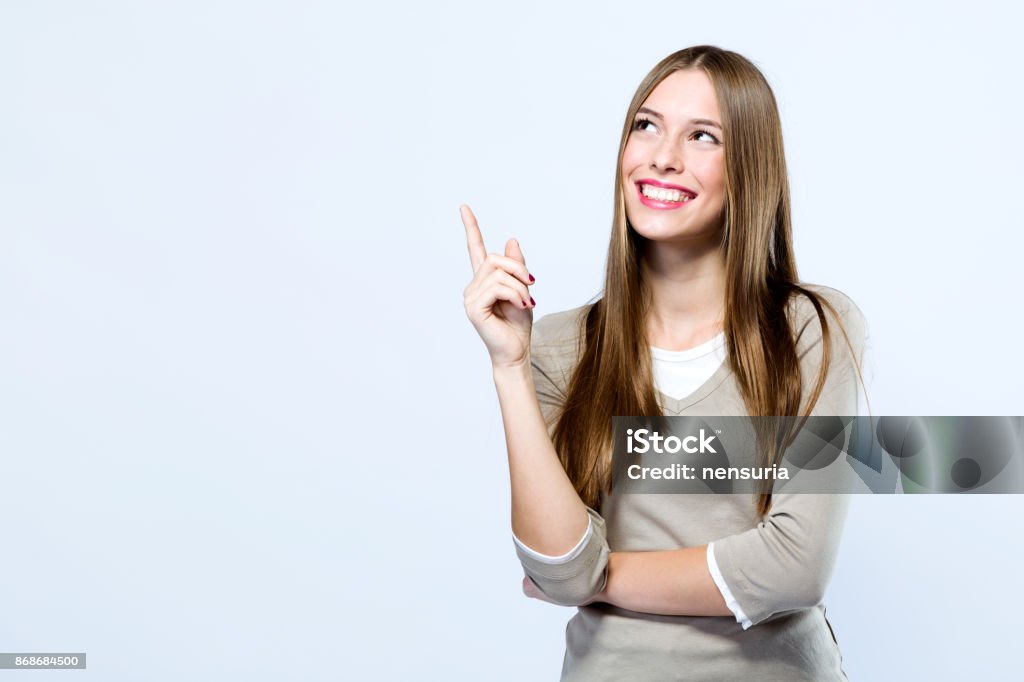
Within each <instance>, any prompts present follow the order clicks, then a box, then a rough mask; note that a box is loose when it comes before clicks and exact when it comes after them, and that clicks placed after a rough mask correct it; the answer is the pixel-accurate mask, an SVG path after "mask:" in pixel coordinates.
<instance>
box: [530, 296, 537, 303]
mask: <svg viewBox="0 0 1024 682" xmlns="http://www.w3.org/2000/svg"><path fill="white" fill-rule="evenodd" d="M530 303H531V304H532V305H537V302H536V301H535V300H533V296H531V297H530Z"/></svg>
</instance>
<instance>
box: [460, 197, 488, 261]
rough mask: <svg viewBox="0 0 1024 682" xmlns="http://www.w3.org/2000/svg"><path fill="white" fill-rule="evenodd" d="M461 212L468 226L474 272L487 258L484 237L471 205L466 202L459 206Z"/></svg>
mask: <svg viewBox="0 0 1024 682" xmlns="http://www.w3.org/2000/svg"><path fill="white" fill-rule="evenodd" d="M459 213H460V214H461V215H462V224H463V225H465V226H466V248H467V249H469V262H470V263H471V264H472V266H473V272H476V271H477V270H479V269H480V265H481V264H483V262H484V259H485V258H487V249H486V248H485V247H484V238H483V235H481V234H480V226H479V225H477V224H476V216H475V215H473V211H471V210H470V208H469V206H468V205H466V204H462V205H461V206H459Z"/></svg>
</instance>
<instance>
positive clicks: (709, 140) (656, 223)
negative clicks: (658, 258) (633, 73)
mask: <svg viewBox="0 0 1024 682" xmlns="http://www.w3.org/2000/svg"><path fill="white" fill-rule="evenodd" d="M721 120H722V119H721V117H720V115H719V111H718V101H717V100H716V99H715V90H714V87H713V86H712V85H711V80H710V79H709V78H708V76H707V74H705V73H704V72H703V71H702V70H700V69H688V70H685V71H675V72H673V73H672V74H671V75H669V76H668V77H666V78H665V79H664V80H663V81H661V83H659V84H658V85H657V87H655V89H654V91H653V92H651V94H650V95H649V96H648V97H647V99H646V101H644V103H643V105H642V106H641V107H640V109H639V111H638V112H637V115H636V117H635V118H634V119H633V125H632V129H631V130H630V133H629V138H628V139H627V140H626V148H625V150H624V152H623V154H622V183H623V185H622V191H623V195H624V196H625V201H626V217H627V218H629V222H630V224H631V225H632V226H633V229H634V230H636V231H637V232H638V233H639V234H640V235H642V236H644V237H646V238H647V239H651V240H654V241H682V240H687V239H692V238H695V237H700V238H706V237H708V236H709V235H712V234H717V232H718V231H719V229H720V228H721V227H722V223H723V220H724V217H725V214H724V210H723V209H724V206H725V155H724V151H723V148H722V128H721Z"/></svg>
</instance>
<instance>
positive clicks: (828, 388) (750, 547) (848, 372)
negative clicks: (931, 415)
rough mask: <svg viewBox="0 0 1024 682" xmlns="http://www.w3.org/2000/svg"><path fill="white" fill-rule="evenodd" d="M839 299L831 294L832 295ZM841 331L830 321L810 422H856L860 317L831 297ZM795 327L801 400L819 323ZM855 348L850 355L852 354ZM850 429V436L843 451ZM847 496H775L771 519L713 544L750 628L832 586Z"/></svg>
mask: <svg viewBox="0 0 1024 682" xmlns="http://www.w3.org/2000/svg"><path fill="white" fill-rule="evenodd" d="M829 291H831V292H834V294H838V292H835V290H829ZM827 296H828V298H829V300H830V301H831V302H832V303H833V304H834V305H835V306H836V308H837V311H838V312H839V315H840V317H841V319H842V321H843V324H844V326H845V327H846V331H847V334H848V336H849V340H850V345H849V346H848V345H847V344H846V341H845V340H844V338H843V334H842V332H840V331H839V329H838V327H837V326H836V325H835V324H833V322H834V319H835V318H834V317H833V316H832V315H831V314H828V312H827V310H826V314H827V315H828V320H829V322H830V324H829V331H830V332H831V333H830V349H831V351H830V352H831V361H830V365H829V371H828V374H827V375H826V380H825V385H824V387H823V389H822V393H821V397H820V398H819V399H818V401H817V403H816V404H815V406H814V409H813V410H812V412H811V413H812V414H814V415H838V416H855V415H856V414H857V409H858V403H859V393H860V390H861V388H862V384H861V383H860V382H859V381H858V377H857V371H856V369H855V366H854V363H853V358H854V357H856V358H857V360H858V362H862V361H863V357H864V348H865V344H866V326H865V323H864V319H863V316H862V315H861V313H860V310H859V309H858V308H857V307H856V305H854V304H853V302H852V301H850V300H849V299H848V298H846V297H845V296H843V295H842V294H839V295H838V296H836V295H828V294H827ZM810 314H811V315H813V318H811V319H810V320H806V319H805V320H804V322H805V324H803V325H801V326H799V327H798V331H799V334H798V342H797V352H798V356H799V357H800V362H801V373H802V380H803V386H804V389H803V390H804V396H805V398H804V400H805V401H806V396H807V394H808V392H809V391H810V390H811V388H813V385H814V383H815V382H816V381H817V376H818V371H819V369H820V364H821V356H822V348H823V346H822V343H821V341H822V336H821V327H820V324H819V323H818V320H817V316H816V314H815V313H814V312H813V309H812V310H811V312H810ZM851 346H852V349H851ZM850 431H851V429H850V428H848V429H847V434H846V438H847V443H848V442H849V438H850ZM849 500H850V498H849V495H845V494H810V493H806V494H797V493H792V494H785V493H776V494H774V495H773V496H772V506H771V509H770V510H769V513H768V514H767V515H766V516H765V517H764V518H763V519H762V520H761V521H760V522H759V523H758V524H757V526H756V527H754V528H751V529H750V530H747V531H744V532H742V533H738V534H735V535H730V536H728V537H724V538H720V539H718V540H715V542H714V552H715V560H716V563H717V566H718V569H719V571H720V573H721V577H722V579H723V580H724V582H725V583H726V585H727V586H728V591H729V592H730V593H731V594H732V596H733V598H734V599H735V601H736V602H737V603H738V604H739V606H740V608H741V609H742V611H743V613H744V614H746V616H747V617H748V618H749V620H750V622H751V623H752V624H753V625H756V624H757V623H759V622H762V621H764V620H766V619H767V618H769V617H771V616H773V615H776V614H779V613H782V612H785V611H791V610H795V609H801V608H806V607H810V606H814V605H815V604H818V603H820V602H821V601H822V600H823V599H824V596H825V590H826V588H827V587H828V583H829V581H830V580H831V577H832V573H833V571H834V568H835V564H836V558H837V555H838V552H839V546H840V540H841V537H842V531H843V526H844V524H845V522H846V516H847V512H848V510H849Z"/></svg>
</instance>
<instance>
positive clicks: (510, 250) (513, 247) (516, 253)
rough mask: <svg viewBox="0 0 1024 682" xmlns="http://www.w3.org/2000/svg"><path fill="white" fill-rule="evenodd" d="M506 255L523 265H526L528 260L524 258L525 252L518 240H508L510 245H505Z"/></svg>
mask: <svg viewBox="0 0 1024 682" xmlns="http://www.w3.org/2000/svg"><path fill="white" fill-rule="evenodd" d="M505 255H506V256H508V257H509V258H514V259H515V260H517V261H519V262H520V263H522V264H523V265H526V258H525V257H524V256H523V250H522V249H521V248H519V240H518V239H509V240H508V243H507V244H505Z"/></svg>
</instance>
